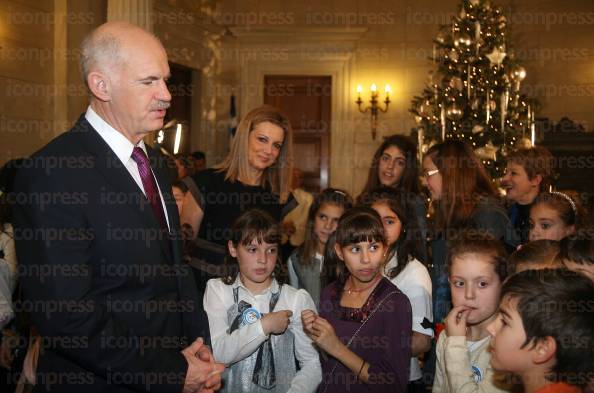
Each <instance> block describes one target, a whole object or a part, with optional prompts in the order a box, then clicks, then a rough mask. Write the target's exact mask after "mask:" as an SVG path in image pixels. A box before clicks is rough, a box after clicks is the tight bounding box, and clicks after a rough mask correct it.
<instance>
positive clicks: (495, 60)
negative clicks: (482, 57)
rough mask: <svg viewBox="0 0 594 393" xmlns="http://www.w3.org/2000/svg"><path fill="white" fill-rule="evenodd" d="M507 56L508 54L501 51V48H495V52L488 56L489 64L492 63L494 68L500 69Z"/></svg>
mask: <svg viewBox="0 0 594 393" xmlns="http://www.w3.org/2000/svg"><path fill="white" fill-rule="evenodd" d="M505 56H507V53H505V51H504V50H500V49H499V48H494V49H493V51H492V52H491V53H489V54H488V55H487V59H489V62H490V63H491V67H493V66H497V67H500V66H501V64H502V63H503V60H504V59H505Z"/></svg>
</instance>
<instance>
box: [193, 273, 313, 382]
mask: <svg viewBox="0 0 594 393" xmlns="http://www.w3.org/2000/svg"><path fill="white" fill-rule="evenodd" d="M237 287H239V290H238V292H239V293H238V302H239V301H241V300H244V301H246V302H247V303H249V304H251V305H252V307H254V308H255V309H257V310H258V311H259V312H260V313H261V314H262V313H268V312H269V307H270V297H271V295H272V293H273V292H278V283H277V282H276V280H273V282H272V285H271V286H270V287H269V288H268V289H267V290H265V291H264V292H263V293H259V294H256V295H254V294H252V293H251V292H250V291H249V290H248V289H247V288H246V287H245V286H244V285H243V284H242V282H241V280H240V278H239V275H238V276H237V279H236V280H235V282H234V283H233V284H231V285H227V284H225V283H224V282H223V281H222V280H221V279H220V278H213V279H211V280H209V281H208V283H207V284H206V291H205V293H204V300H203V302H204V310H205V311H206V313H207V315H208V324H209V326H210V338H211V343H212V350H213V355H214V358H215V359H216V361H217V362H222V363H225V364H226V365H227V366H229V365H231V364H233V363H235V362H239V361H241V360H242V359H245V358H246V357H248V356H250V355H251V354H252V353H254V352H255V351H256V350H257V349H258V347H259V346H260V344H262V343H263V342H264V341H266V340H268V339H269V336H268V335H266V334H264V330H263V329H262V320H261V319H260V320H258V321H257V322H255V323H252V324H249V325H244V326H242V327H240V328H239V329H237V330H235V331H233V332H232V333H231V334H228V333H227V330H228V329H229V324H228V319H227V318H228V317H227V310H228V309H229V308H230V307H231V306H233V305H234V304H235V302H234V300H233V289H234V288H237ZM274 309H275V310H277V311H280V310H291V311H292V312H293V316H292V317H291V321H290V323H289V327H288V329H290V330H291V332H292V333H293V335H294V336H295V357H296V359H297V361H298V362H299V365H300V367H301V369H300V370H299V371H297V374H296V375H295V377H294V378H293V380H292V381H291V388H290V389H289V392H292V393H297V392H314V391H315V390H316V389H317V387H318V385H319V383H320V382H321V380H322V369H321V366H320V359H319V355H318V352H317V350H316V349H315V348H314V346H313V344H312V342H311V340H310V339H309V337H307V336H306V335H305V333H304V332H303V325H302V323H301V311H303V310H308V309H309V310H313V311H316V306H315V305H314V302H313V300H312V298H311V296H309V294H308V293H307V292H306V291H305V290H304V289H299V290H297V289H295V288H293V287H291V286H290V285H286V284H285V285H283V287H282V290H281V294H280V297H279V299H278V301H277V303H276V306H275V307H274Z"/></svg>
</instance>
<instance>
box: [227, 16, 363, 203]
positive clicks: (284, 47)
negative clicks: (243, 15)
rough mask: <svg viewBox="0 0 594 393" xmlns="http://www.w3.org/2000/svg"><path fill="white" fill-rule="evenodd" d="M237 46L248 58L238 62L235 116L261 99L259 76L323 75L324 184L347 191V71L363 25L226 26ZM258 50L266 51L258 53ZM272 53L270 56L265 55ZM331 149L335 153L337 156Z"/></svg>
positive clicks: (350, 163) (350, 138) (350, 133)
mask: <svg viewBox="0 0 594 393" xmlns="http://www.w3.org/2000/svg"><path fill="white" fill-rule="evenodd" d="M232 31H233V34H234V35H235V36H236V37H237V38H238V40H239V45H240V47H241V48H242V49H243V48H245V49H247V50H248V51H250V53H254V54H255V55H254V56H249V57H248V58H247V59H246V60H245V61H244V62H243V63H242V64H240V67H239V68H240V86H241V87H242V89H241V90H242V93H243V94H241V96H240V105H239V107H240V111H241V112H240V115H243V114H245V113H247V112H248V111H249V110H250V109H253V108H255V107H258V106H260V105H262V104H263V103H264V94H263V90H264V76H265V75H304V76H307V75H311V76H319V75H329V76H330V77H331V83H332V99H331V109H330V163H329V164H330V166H329V174H328V177H329V179H328V183H327V184H328V185H329V186H330V187H338V188H343V189H345V190H347V191H349V192H353V185H354V184H353V177H352V170H349V168H354V167H355V162H354V147H355V146H354V145H355V144H354V141H355V139H354V114H355V113H354V111H353V108H355V105H354V104H353V103H352V102H351V101H352V100H354V98H353V97H354V93H353V83H352V78H351V70H352V68H353V62H354V58H355V49H356V48H355V44H356V42H357V41H358V40H359V39H360V38H361V37H362V36H363V34H364V33H365V32H366V31H367V29H366V28H356V29H355V28H350V29H348V30H345V29H335V28H328V29H320V28H294V29H287V28H286V27H285V28H281V29H276V28H263V29H254V28H251V29H243V28H232ZM264 54H268V55H267V56H264ZM272 54H276V57H275V58H274V60H271V55H272ZM337 152H340V153H339V154H337Z"/></svg>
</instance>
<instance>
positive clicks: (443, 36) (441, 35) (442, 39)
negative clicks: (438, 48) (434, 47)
mask: <svg viewBox="0 0 594 393" xmlns="http://www.w3.org/2000/svg"><path fill="white" fill-rule="evenodd" d="M446 37H447V36H446V34H445V33H444V32H442V31H440V32H439V33H437V36H436V37H435V41H437V42H438V43H440V44H444V43H445V42H446Z"/></svg>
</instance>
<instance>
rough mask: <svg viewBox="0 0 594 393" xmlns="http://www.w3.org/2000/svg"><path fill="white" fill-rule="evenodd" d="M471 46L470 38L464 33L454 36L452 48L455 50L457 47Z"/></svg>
mask: <svg viewBox="0 0 594 393" xmlns="http://www.w3.org/2000/svg"><path fill="white" fill-rule="evenodd" d="M471 44H472V39H471V38H470V36H469V35H468V34H465V33H456V35H455V36H454V46H455V47H456V48H459V47H463V48H465V47H468V46H470V45H471Z"/></svg>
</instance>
